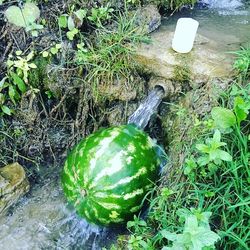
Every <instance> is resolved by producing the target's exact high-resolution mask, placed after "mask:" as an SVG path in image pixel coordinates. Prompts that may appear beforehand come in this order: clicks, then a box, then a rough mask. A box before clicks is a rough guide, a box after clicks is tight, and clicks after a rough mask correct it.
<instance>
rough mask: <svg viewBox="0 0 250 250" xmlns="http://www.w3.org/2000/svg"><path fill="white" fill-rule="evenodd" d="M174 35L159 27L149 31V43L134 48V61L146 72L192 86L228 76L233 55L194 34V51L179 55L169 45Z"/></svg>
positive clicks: (230, 73)
mask: <svg viewBox="0 0 250 250" xmlns="http://www.w3.org/2000/svg"><path fill="white" fill-rule="evenodd" d="M173 34H174V33H173V32H169V31H168V30H164V29H162V30H161V31H159V32H155V33H154V34H152V36H151V37H152V43H151V44H142V45H141V46H140V47H139V48H138V49H137V56H136V58H137V62H138V63H139V64H140V65H141V66H142V67H143V68H144V69H145V70H146V71H148V72H150V73H153V74H154V75H156V76H160V77H163V78H166V79H170V80H174V81H179V82H189V83H190V85H191V87H197V86H199V85H200V84H201V83H204V82H207V81H208V80H211V79H216V78H223V79H228V78H230V76H231V75H232V73H233V69H232V57H231V56H230V55H229V54H225V53H224V52H223V50H222V49H221V47H219V46H217V44H216V42H214V41H211V40H209V39H208V38H206V37H203V36H201V35H197V37H196V41H195V44H194V48H193V50H192V51H191V52H190V53H187V54H180V53H177V52H175V51H174V50H173V49H172V47H171V44H172V38H173Z"/></svg>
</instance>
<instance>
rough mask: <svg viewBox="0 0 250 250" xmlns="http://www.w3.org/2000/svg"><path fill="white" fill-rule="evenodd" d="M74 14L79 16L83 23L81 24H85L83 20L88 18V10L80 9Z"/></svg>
mask: <svg viewBox="0 0 250 250" xmlns="http://www.w3.org/2000/svg"><path fill="white" fill-rule="evenodd" d="M74 14H75V15H76V16H77V18H78V19H79V20H80V21H81V23H82V22H83V18H85V17H86V15H87V10H85V9H80V10H77V11H75V12H74Z"/></svg>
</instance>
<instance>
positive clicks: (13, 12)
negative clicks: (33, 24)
mask: <svg viewBox="0 0 250 250" xmlns="http://www.w3.org/2000/svg"><path fill="white" fill-rule="evenodd" d="M5 16H6V18H7V20H8V22H9V23H12V24H14V25H16V26H19V27H26V22H25V20H24V18H23V15H22V12H21V9H20V8H19V7H17V6H10V7H9V8H8V9H7V10H6V11H5Z"/></svg>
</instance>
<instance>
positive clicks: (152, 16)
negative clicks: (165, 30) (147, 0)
mask: <svg viewBox="0 0 250 250" xmlns="http://www.w3.org/2000/svg"><path fill="white" fill-rule="evenodd" d="M135 22H136V24H137V25H138V26H139V30H140V31H141V32H143V33H151V32H152V31H154V30H156V29H157V28H158V27H159V26H160V25H161V15H160V13H159V11H158V9H157V6H156V5H153V4H149V5H146V6H144V7H142V8H140V9H138V10H137V11H136V14H135Z"/></svg>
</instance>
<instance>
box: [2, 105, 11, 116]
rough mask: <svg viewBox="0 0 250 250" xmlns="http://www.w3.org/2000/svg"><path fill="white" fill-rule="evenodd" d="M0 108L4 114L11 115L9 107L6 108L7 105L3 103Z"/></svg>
mask: <svg viewBox="0 0 250 250" xmlns="http://www.w3.org/2000/svg"><path fill="white" fill-rule="evenodd" d="M1 109H2V111H3V113H4V114H6V115H11V109H10V108H8V107H7V106H5V105H3V106H1Z"/></svg>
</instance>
